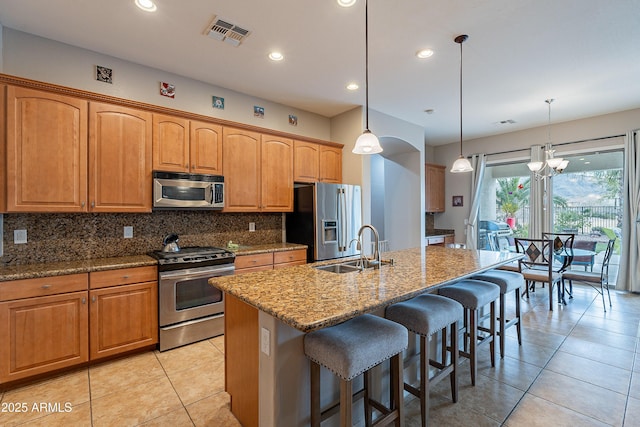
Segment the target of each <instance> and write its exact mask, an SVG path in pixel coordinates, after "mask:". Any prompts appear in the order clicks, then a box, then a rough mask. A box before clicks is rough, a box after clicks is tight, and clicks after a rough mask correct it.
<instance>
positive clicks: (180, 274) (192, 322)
mask: <svg viewBox="0 0 640 427" xmlns="http://www.w3.org/2000/svg"><path fill="white" fill-rule="evenodd" d="M149 255H151V256H152V257H154V258H156V259H157V260H158V300H159V302H158V304H159V305H158V315H159V326H160V336H159V348H160V351H165V350H169V349H171V348H175V347H179V346H181V345H185V344H189V343H192V342H196V341H200V340H203V339H207V338H211V337H215V336H217V335H222V334H223V333H224V293H223V292H222V291H220V290H219V289H217V288H216V287H214V286H211V285H209V283H208V280H209V278H211V277H218V276H226V275H232V274H233V273H234V269H235V267H234V264H233V263H234V260H235V254H234V253H233V252H230V251H227V250H226V249H222V248H215V247H185V248H180V249H179V250H178V251H176V252H165V251H154V252H150V253H149Z"/></svg>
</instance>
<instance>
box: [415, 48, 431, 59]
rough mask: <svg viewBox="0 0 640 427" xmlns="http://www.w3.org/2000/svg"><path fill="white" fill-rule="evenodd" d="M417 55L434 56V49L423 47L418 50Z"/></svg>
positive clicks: (422, 57)
mask: <svg viewBox="0 0 640 427" xmlns="http://www.w3.org/2000/svg"><path fill="white" fill-rule="evenodd" d="M416 56H417V57H418V58H420V59H425V58H429V57H431V56H433V49H422V50H419V51H417V52H416Z"/></svg>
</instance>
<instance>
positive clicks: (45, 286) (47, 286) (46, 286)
mask: <svg viewBox="0 0 640 427" xmlns="http://www.w3.org/2000/svg"><path fill="white" fill-rule="evenodd" d="M40 287H41V288H42V289H49V288H50V287H51V285H42V286H40Z"/></svg>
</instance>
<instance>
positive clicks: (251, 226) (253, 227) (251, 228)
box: [249, 222, 256, 231]
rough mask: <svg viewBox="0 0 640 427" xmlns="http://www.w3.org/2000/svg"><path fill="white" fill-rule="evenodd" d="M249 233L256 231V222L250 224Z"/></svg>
mask: <svg viewBox="0 0 640 427" xmlns="http://www.w3.org/2000/svg"><path fill="white" fill-rule="evenodd" d="M249 231H256V223H255V222H250V223H249Z"/></svg>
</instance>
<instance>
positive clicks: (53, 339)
mask: <svg viewBox="0 0 640 427" xmlns="http://www.w3.org/2000/svg"><path fill="white" fill-rule="evenodd" d="M157 342H158V279H157V267H156V266H147V267H135V268H125V269H116V270H108V271H101V272H92V273H89V274H87V273H81V274H71V275H62V276H53V277H43V278H36V279H25V280H14V281H9V282H0V383H6V382H10V381H15V380H21V379H25V378H29V377H33V376H36V375H41V374H46V373H48V372H53V371H57V370H59V369H62V368H69V367H72V366H76V365H80V364H82V363H86V362H89V361H93V360H99V359H103V358H105V357H108V356H115V355H117V354H120V353H125V352H128V351H131V350H135V349H138V348H144V347H148V346H152V345H153V344H155V343H157Z"/></svg>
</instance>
